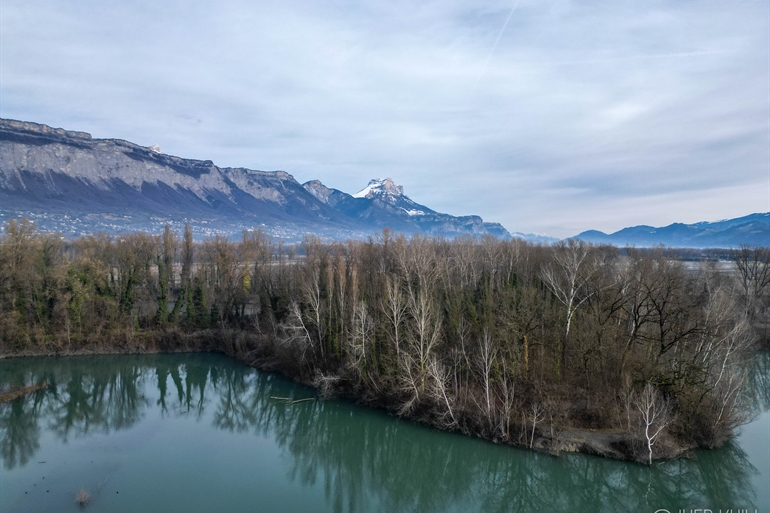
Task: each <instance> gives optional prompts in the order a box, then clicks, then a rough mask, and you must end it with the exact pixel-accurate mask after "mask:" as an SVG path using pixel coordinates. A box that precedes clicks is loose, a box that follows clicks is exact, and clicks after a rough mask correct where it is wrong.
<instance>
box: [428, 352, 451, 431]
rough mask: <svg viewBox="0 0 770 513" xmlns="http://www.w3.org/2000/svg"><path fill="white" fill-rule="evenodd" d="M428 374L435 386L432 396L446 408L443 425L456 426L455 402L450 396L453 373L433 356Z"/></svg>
mask: <svg viewBox="0 0 770 513" xmlns="http://www.w3.org/2000/svg"><path fill="white" fill-rule="evenodd" d="M428 373H429V374H430V377H431V378H432V385H433V386H432V387H431V395H432V396H433V399H434V400H435V401H436V402H437V403H443V404H444V405H445V406H446V412H445V414H444V420H443V421H442V423H443V424H444V426H445V427H453V426H456V425H457V419H455V416H454V413H453V412H452V403H453V402H454V400H453V399H450V394H448V389H449V387H450V384H449V381H450V376H451V373H450V372H449V371H448V370H447V368H446V366H444V364H442V363H441V362H439V361H438V358H436V357H435V356H432V357H431V358H430V360H429V361H428ZM447 417H448V420H447Z"/></svg>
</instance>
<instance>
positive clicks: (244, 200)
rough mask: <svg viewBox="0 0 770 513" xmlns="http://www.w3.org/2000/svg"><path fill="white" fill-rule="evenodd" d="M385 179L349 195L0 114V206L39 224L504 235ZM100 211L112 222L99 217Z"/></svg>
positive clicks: (75, 228)
mask: <svg viewBox="0 0 770 513" xmlns="http://www.w3.org/2000/svg"><path fill="white" fill-rule="evenodd" d="M316 182H317V181H316ZM308 183H310V182H308ZM388 186H389V187H390V189H389V193H394V192H399V193H400V194H399V196H400V197H398V198H396V197H395V196H394V195H392V194H391V195H389V196H387V197H385V196H379V195H374V196H372V197H369V198H366V197H362V198H354V197H353V196H351V195H349V194H346V193H344V192H341V191H337V190H334V189H328V188H326V187H325V186H324V185H323V184H321V183H320V182H317V186H316V187H315V188H314V187H309V186H308V184H305V186H303V185H301V184H300V183H299V182H297V180H295V179H294V177H293V176H291V175H290V174H289V173H286V172H284V171H256V170H250V169H245V168H227V167H218V166H216V165H214V163H213V162H212V161H210V160H193V159H185V158H181V157H175V156H171V155H166V154H163V153H162V152H161V151H160V148H158V147H157V146H152V147H144V146H140V145H137V144H134V143H131V142H128V141H123V140H119V139H94V138H92V137H91V135H90V134H87V133H85V132H74V131H68V130H63V129H60V128H51V127H49V126H47V125H41V124H37V123H29V122H22V121H15V120H4V119H0V216H2V217H8V216H22V215H26V216H28V217H32V218H33V219H34V220H35V221H36V222H38V224H39V225H40V226H41V227H42V228H44V229H56V230H60V231H64V232H65V233H67V232H70V233H76V232H87V231H93V230H104V231H126V230H135V229H149V228H152V227H154V226H155V225H158V224H163V223H164V222H170V223H171V224H176V223H180V224H181V223H183V222H188V221H189V222H191V224H194V225H195V224H196V223H198V224H200V225H201V226H203V225H205V227H206V228H207V229H209V232H208V233H230V234H233V233H239V232H240V231H241V230H242V229H244V228H250V227H257V226H258V227H262V228H264V229H267V230H268V231H271V230H272V231H273V232H274V233H275V234H277V235H281V236H294V237H298V236H301V234H302V233H305V232H313V233H318V234H321V235H323V236H327V237H331V238H346V237H358V238H360V237H364V236H366V235H367V234H370V233H371V232H372V231H374V230H379V229H382V228H384V227H386V226H387V227H390V228H393V229H395V230H399V231H404V232H407V233H414V232H419V233H428V234H432V235H444V236H450V237H452V236H456V235H462V234H472V235H486V234H493V235H496V236H501V237H508V236H509V234H508V232H507V231H506V230H505V229H504V228H503V227H502V226H501V225H499V224H497V223H484V222H483V221H482V220H481V218H480V217H478V216H463V217H455V216H451V215H448V214H439V213H437V212H434V211H433V210H431V209H429V208H427V207H424V206H422V205H418V204H417V203H414V202H412V201H411V200H410V199H409V198H408V197H406V196H403V189H402V188H400V187H399V186H396V185H395V184H393V183H392V180H391V181H390V183H389V185H388ZM375 196H376V197H375ZM404 205H406V206H407V207H412V206H413V207H414V209H421V210H422V212H421V214H420V215H419V216H417V217H419V219H411V218H410V215H409V213H408V212H406V210H408V209H404V210H399V209H403V208H404ZM414 209H413V210H414ZM422 214H425V215H422ZM100 216H102V217H106V218H108V219H109V220H110V222H109V223H106V224H105V223H102V224H100V223H99V217H100ZM411 217H414V216H411ZM68 226H70V227H71V228H72V229H68V228H67V227H68Z"/></svg>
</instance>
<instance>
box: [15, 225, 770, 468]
mask: <svg viewBox="0 0 770 513" xmlns="http://www.w3.org/2000/svg"><path fill="white" fill-rule="evenodd" d="M729 256H730V257H731V258H732V261H733V263H732V266H731V271H730V272H725V270H724V266H721V267H720V266H719V265H718V263H715V262H703V263H701V264H700V265H699V266H698V270H692V267H690V268H689V269H690V270H687V269H685V267H684V265H683V264H682V263H681V262H680V261H678V260H674V259H672V258H671V255H670V254H667V253H666V250H664V249H663V248H659V249H652V250H636V249H629V248H627V249H625V250H623V251H620V250H618V249H617V248H614V247H612V246H592V245H589V244H585V243H582V242H577V241H569V242H564V243H560V244H557V245H555V246H540V245H533V244H529V243H526V242H523V241H520V240H512V241H500V240H496V239H493V238H486V239H482V240H478V239H471V238H467V239H455V240H452V241H448V240H442V239H430V238H422V237H418V236H414V237H413V238H411V239H407V238H405V237H404V236H402V235H394V234H392V233H391V232H389V231H388V230H385V231H384V232H383V233H381V234H378V235H377V236H376V237H375V238H373V239H372V240H370V241H368V242H360V241H351V242H347V243H323V242H322V241H321V240H320V239H317V238H314V237H307V238H306V240H305V242H304V243H303V244H301V245H299V246H286V247H284V246H282V245H281V244H280V243H275V242H273V241H272V240H270V239H269V238H268V237H267V236H265V235H264V234H262V233H260V232H244V233H243V238H242V241H241V242H238V243H235V242H231V241H229V240H227V239H225V238H222V237H215V238H211V239H208V240H205V241H204V242H202V243H194V242H193V237H192V233H191V231H190V229H189V227H188V228H187V229H186V230H185V233H184V234H183V235H182V236H181V237H180V236H179V235H177V234H175V233H173V232H172V231H171V230H170V229H168V228H167V229H166V230H165V232H164V233H163V234H162V235H159V236H158V235H149V234H145V233H134V234H126V235H120V236H115V237H109V236H106V235H99V234H96V235H90V236H87V237H81V238H79V239H76V240H70V241H67V240H63V239H62V238H61V237H59V236H56V235H53V234H48V233H41V232H38V231H36V230H35V228H34V226H33V225H32V224H31V223H28V222H27V221H24V220H22V221H20V222H17V221H13V220H12V221H9V222H8V223H6V225H5V230H4V235H3V237H2V238H1V239H0V344H2V346H1V347H0V352H1V353H2V354H5V355H12V354H43V353H49V352H58V353H67V352H74V351H78V350H81V349H83V348H105V347H106V348H109V347H111V346H114V347H115V348H116V349H120V347H122V346H125V345H130V347H133V348H139V349H141V348H142V347H145V346H144V345H143V344H145V343H149V342H146V341H150V340H157V339H158V337H161V338H163V339H164V340H180V341H182V340H189V339H190V337H191V336H195V335H196V334H197V335H200V336H205V338H206V339H207V340H215V341H217V340H221V342H215V343H214V344H213V347H212V348H213V349H222V350H225V349H224V348H220V347H217V344H218V343H221V344H222V345H224V344H227V352H230V353H233V352H235V353H238V354H239V355H240V356H241V357H243V358H250V359H257V358H259V359H261V360H262V361H272V362H273V363H274V367H275V368H278V369H280V370H281V371H283V372H284V373H286V374H288V375H290V376H292V377H294V378H296V379H299V380H302V381H304V382H310V383H313V384H314V385H315V386H317V387H318V388H319V389H321V390H322V391H323V392H328V393H343V394H346V395H349V396H352V397H355V398H357V399H358V400H360V401H362V402H367V403H372V404H377V405H381V406H385V407H387V408H389V409H391V410H392V411H396V412H398V413H399V414H401V415H404V416H408V417H410V418H416V419H419V420H423V421H426V422H429V423H431V424H433V425H436V426H438V427H441V428H444V429H453V430H459V431H462V432H466V433H472V434H476V435H480V436H483V437H486V438H490V439H494V440H498V441H501V442H506V443H512V444H518V445H526V446H530V447H531V446H536V447H541V448H549V447H550V448H552V449H555V450H558V449H559V448H560V447H561V445H560V444H561V441H563V440H564V439H566V438H568V437H567V436H566V435H565V436H562V435H563V433H567V432H568V431H571V430H574V429H598V430H614V432H624V433H627V437H626V438H625V439H624V440H623V441H621V442H618V441H617V440H616V442H615V446H614V447H613V449H614V450H615V451H619V452H623V453H624V454H626V455H628V456H629V457H634V458H639V459H645V460H647V461H651V458H652V457H654V456H666V455H668V454H675V453H676V452H677V450H678V449H679V448H682V447H695V446H697V447H711V446H714V445H717V444H719V443H721V442H722V441H724V440H725V439H726V438H727V437H729V436H730V435H731V434H732V432H733V430H734V428H735V427H736V426H737V425H739V424H740V423H741V422H742V421H744V418H745V415H746V412H747V411H748V410H747V409H746V407H745V405H744V404H743V402H742V401H743V397H742V395H741V389H742V386H743V380H744V376H745V368H746V365H745V362H746V359H747V358H748V357H750V356H751V355H752V351H753V350H754V349H756V348H757V347H758V342H759V341H760V340H763V341H766V339H767V325H768V312H769V307H770V286H768V284H769V283H770V250H769V249H768V248H758V247H742V248H740V249H737V250H733V251H731V252H730V253H729ZM234 341H235V342H234ZM167 349H168V348H167ZM171 349H173V347H172V348H171Z"/></svg>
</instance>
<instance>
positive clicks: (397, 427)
mask: <svg viewBox="0 0 770 513" xmlns="http://www.w3.org/2000/svg"><path fill="white" fill-rule="evenodd" d="M769 362H770V358H767V357H764V358H763V359H762V360H761V361H759V362H757V364H756V368H755V369H752V372H750V373H749V379H750V386H749V387H748V390H750V391H751V395H752V397H754V398H755V399H754V400H755V410H756V411H766V410H768V408H769V407H770V400H769V399H770V393H769V392H770V383H768V376H769V375H770V369H769V368H768V366H770V363H769ZM0 370H2V372H1V373H0V379H1V380H2V381H1V382H0V386H1V387H3V388H5V387H8V386H28V385H31V384H37V383H43V382H48V383H49V384H50V386H49V388H48V389H44V390H39V391H37V392H34V393H32V394H29V395H27V396H24V397H22V398H19V399H17V400H15V401H13V402H11V403H9V404H5V405H2V406H0V431H2V437H1V438H0V456H1V457H2V460H3V466H4V467H5V468H6V469H12V468H14V467H15V466H23V465H26V464H27V463H28V462H29V461H30V460H31V459H32V457H33V456H34V454H35V452H36V451H37V450H38V449H39V446H40V443H39V439H40V436H41V431H42V430H43V429H47V430H49V431H50V432H52V433H54V434H55V435H56V436H57V437H58V438H60V439H61V440H62V441H66V440H68V439H69V438H70V437H83V436H88V435H89V434H91V433H109V432H112V431H117V430H126V429H130V428H131V427H133V426H135V425H136V424H137V423H138V422H140V421H141V419H142V418H143V417H144V415H146V413H147V412H148V411H149V410H150V409H152V408H158V410H159V411H160V414H161V416H163V417H166V416H172V417H175V418H176V417H182V416H191V417H193V418H194V419H196V420H204V421H205V420H210V422H211V423H212V425H213V426H214V427H216V428H218V429H221V430H226V431H231V432H239V433H242V432H251V433H254V434H256V435H259V436H264V437H267V438H269V439H272V440H273V441H274V443H275V444H276V445H277V446H278V447H280V448H281V449H283V450H284V451H285V454H286V455H287V457H288V459H289V461H290V471H289V476H288V477H289V479H291V480H292V481H296V482H299V483H301V484H302V485H306V486H309V485H320V486H322V488H323V490H324V491H325V495H326V499H327V501H328V503H329V506H331V507H332V509H333V510H334V511H351V512H352V511H362V510H366V509H367V505H369V504H376V505H377V509H381V510H385V511H426V512H427V511H445V510H449V509H453V508H458V509H463V510H468V509H478V510H482V511H488V512H498V511H499V512H502V511H525V510H541V511H560V510H573V511H581V510H590V511H602V510H604V511H619V510H628V509H643V508H648V507H652V508H653V509H652V511H654V510H655V509H657V508H660V507H669V508H676V507H683V505H686V504H715V505H716V504H723V505H735V504H746V503H747V500H748V501H750V500H751V498H752V497H754V490H753V488H752V484H751V475H752V474H753V473H756V469H754V467H753V466H752V465H751V463H750V462H749V460H748V458H747V456H746V454H745V452H744V451H743V450H742V449H741V448H740V447H739V446H738V445H737V444H735V443H731V444H728V445H727V446H726V447H724V448H722V449H720V450H717V451H711V452H708V451H703V452H700V453H699V454H698V459H697V460H696V461H688V460H678V461H672V462H666V463H663V464H658V465H656V466H654V467H653V468H647V467H643V466H640V465H635V464H630V463H625V462H617V461H609V460H605V459H601V458H596V457H590V456H583V455H564V456H562V457H560V458H554V457H551V456H548V455H544V454H541V453H534V452H529V451H524V450H519V449H514V448H510V447H498V446H494V445H493V444H490V443H487V442H482V441H479V440H475V439H470V438H467V437H464V436H460V435H454V434H448V433H441V432H437V431H434V430H430V429H427V428H423V427H420V426H416V425H414V424H413V423H410V422H405V421H401V420H399V419H396V418H393V417H388V416H387V415H385V414H384V413H382V412H377V411H371V410H367V409H364V408H359V407H356V406H354V405H352V404H350V403H347V402H345V401H304V402H298V403H297V402H295V403H290V402H287V401H286V400H284V399H280V398H284V397H291V398H293V399H295V400H297V399H302V398H308V397H313V392H312V391H311V390H309V389H307V388H304V387H300V386H297V385H294V384H292V383H289V382H287V381H286V380H284V379H282V378H280V377H278V376H275V375H270V374H266V373H260V372H256V371H254V370H253V369H250V368H248V367H245V366H243V365H240V364H238V363H237V362H233V361H231V360H228V359H225V358H224V357H219V356H217V355H205V354H203V355H158V356H152V355H145V356H114V357H113V356H99V357H72V358H40V359H34V360H33V359H17V360H5V361H2V362H0ZM156 394H157V399H155V396H156ZM276 398H279V399H276ZM255 457H257V456H256V455H255ZM462 505H465V507H463V508H460V506H462Z"/></svg>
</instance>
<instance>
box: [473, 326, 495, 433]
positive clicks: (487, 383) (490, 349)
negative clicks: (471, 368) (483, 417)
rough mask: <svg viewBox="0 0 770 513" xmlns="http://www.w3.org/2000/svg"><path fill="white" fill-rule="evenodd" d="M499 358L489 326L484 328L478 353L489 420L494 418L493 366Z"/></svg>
mask: <svg viewBox="0 0 770 513" xmlns="http://www.w3.org/2000/svg"><path fill="white" fill-rule="evenodd" d="M496 358H497V347H496V346H495V344H494V342H493V340H492V337H491V336H490V335H489V328H484V335H483V336H482V337H481V343H480V344H479V353H478V357H477V360H478V362H477V363H478V368H479V375H480V377H481V386H482V387H483V389H484V398H485V399H486V405H487V420H489V421H491V420H492V403H491V400H490V389H491V387H492V367H493V366H494V364H495V359H496Z"/></svg>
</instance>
